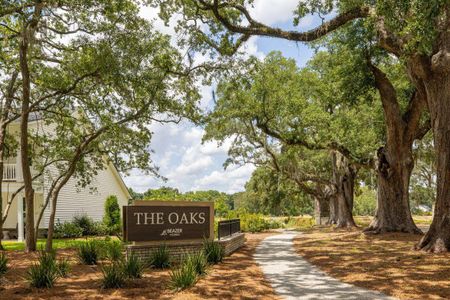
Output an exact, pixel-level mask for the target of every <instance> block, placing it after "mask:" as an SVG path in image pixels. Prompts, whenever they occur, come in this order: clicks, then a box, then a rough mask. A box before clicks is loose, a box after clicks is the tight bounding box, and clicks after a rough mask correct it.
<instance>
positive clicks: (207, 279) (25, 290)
mask: <svg viewBox="0 0 450 300" xmlns="http://www.w3.org/2000/svg"><path fill="white" fill-rule="evenodd" d="M271 234H272V233H257V234H246V238H247V243H246V246H245V247H243V248H241V249H240V250H239V251H237V252H236V253H234V254H233V255H231V256H230V257H226V258H225V259H224V261H223V262H222V263H220V264H218V265H215V266H213V267H211V268H210V269H209V270H208V274H207V275H206V276H204V277H202V278H201V279H200V280H199V281H198V282H197V283H196V285H195V286H194V287H192V288H190V289H188V290H185V291H182V292H179V293H174V292H173V291H171V290H170V288H169V280H170V275H169V270H162V271H161V270H153V269H152V270H146V271H145V273H144V276H143V278H142V279H137V280H133V281H131V282H130V283H129V284H127V286H126V287H125V288H123V289H112V290H105V289H101V287H100V286H101V270H100V267H99V266H85V265H80V264H79V263H78V262H77V260H76V258H75V257H76V255H75V250H73V249H65V250H62V249H61V250H58V252H57V253H58V257H59V258H63V257H64V258H67V259H69V260H70V262H71V265H72V271H71V274H70V275H69V277H68V278H60V279H58V280H57V282H56V284H55V286H54V287H53V288H51V289H43V290H38V289H34V288H30V287H29V284H28V283H27V282H26V279H25V278H24V277H25V274H26V270H27V268H28V267H29V266H30V265H31V264H32V263H33V262H36V261H37V254H26V253H23V252H21V251H20V252H19V251H7V252H6V254H7V256H8V258H9V266H10V269H9V271H8V272H7V273H6V276H5V277H4V278H2V279H0V299H8V300H12V299H255V298H256V299H258V298H259V299H277V298H276V296H275V294H274V291H273V289H272V288H271V286H270V284H269V283H268V282H267V281H266V280H265V279H264V275H263V273H262V271H261V269H260V268H259V267H258V266H257V264H256V262H255V261H254V260H253V253H254V251H255V248H256V246H257V245H258V244H259V242H261V240H262V239H264V238H265V237H267V236H269V235H271Z"/></svg>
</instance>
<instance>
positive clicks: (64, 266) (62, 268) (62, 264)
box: [56, 259, 70, 278]
mask: <svg viewBox="0 0 450 300" xmlns="http://www.w3.org/2000/svg"><path fill="white" fill-rule="evenodd" d="M56 270H57V272H58V276H59V277H63V278H65V277H67V276H68V275H69V273H70V263H69V261H68V260H67V259H61V260H59V261H58V262H57V263H56Z"/></svg>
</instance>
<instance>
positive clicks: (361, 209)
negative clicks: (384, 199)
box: [353, 187, 377, 216]
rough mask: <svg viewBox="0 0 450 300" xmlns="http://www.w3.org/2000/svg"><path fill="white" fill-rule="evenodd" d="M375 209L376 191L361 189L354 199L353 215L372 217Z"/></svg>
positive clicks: (366, 188)
mask: <svg viewBox="0 0 450 300" xmlns="http://www.w3.org/2000/svg"><path fill="white" fill-rule="evenodd" d="M376 208H377V195H376V191H374V190H372V189H370V188H368V187H362V188H361V189H360V191H359V193H358V194H357V195H356V197H355V204H354V206H353V214H354V215H357V216H373V215H374V214H375V210H376Z"/></svg>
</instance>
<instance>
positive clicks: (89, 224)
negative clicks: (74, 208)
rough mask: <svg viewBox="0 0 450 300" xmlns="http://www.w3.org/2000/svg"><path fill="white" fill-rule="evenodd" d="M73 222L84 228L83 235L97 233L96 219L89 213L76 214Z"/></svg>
mask: <svg viewBox="0 0 450 300" xmlns="http://www.w3.org/2000/svg"><path fill="white" fill-rule="evenodd" d="M73 224H75V225H77V226H78V227H80V228H81V229H82V230H83V236H87V235H95V225H94V220H92V218H91V217H89V216H88V215H87V214H81V215H76V216H74V217H73Z"/></svg>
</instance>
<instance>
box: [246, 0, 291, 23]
mask: <svg viewBox="0 0 450 300" xmlns="http://www.w3.org/2000/svg"><path fill="white" fill-rule="evenodd" d="M297 5H298V0H256V1H255V3H254V5H253V7H252V8H250V9H249V10H250V12H251V15H252V17H253V18H254V19H255V20H257V21H259V22H261V23H264V24H267V25H274V24H275V23H284V22H288V21H292V17H293V15H294V14H293V12H294V10H295V8H296V7H297Z"/></svg>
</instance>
